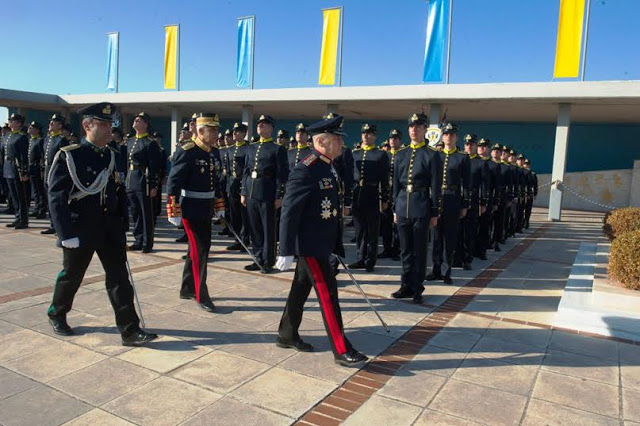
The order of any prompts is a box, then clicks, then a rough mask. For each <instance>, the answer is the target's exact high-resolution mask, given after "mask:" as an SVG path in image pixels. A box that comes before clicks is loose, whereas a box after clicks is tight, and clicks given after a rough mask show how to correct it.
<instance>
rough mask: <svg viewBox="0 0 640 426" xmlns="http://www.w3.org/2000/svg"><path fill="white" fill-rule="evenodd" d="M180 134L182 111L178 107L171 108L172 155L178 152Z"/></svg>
mask: <svg viewBox="0 0 640 426" xmlns="http://www.w3.org/2000/svg"><path fill="white" fill-rule="evenodd" d="M179 132H180V111H179V110H178V108H177V107H172V108H171V155H173V153H174V152H176V147H177V146H178V133H179Z"/></svg>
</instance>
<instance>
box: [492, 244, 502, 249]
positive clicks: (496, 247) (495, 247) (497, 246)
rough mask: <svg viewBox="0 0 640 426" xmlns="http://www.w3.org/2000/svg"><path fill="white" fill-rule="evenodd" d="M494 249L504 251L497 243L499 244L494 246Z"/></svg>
mask: <svg viewBox="0 0 640 426" xmlns="http://www.w3.org/2000/svg"><path fill="white" fill-rule="evenodd" d="M493 250H494V251H502V249H501V248H500V246H499V245H497V244H496V245H495V246H494V247H493Z"/></svg>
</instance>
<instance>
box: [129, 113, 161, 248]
mask: <svg viewBox="0 0 640 426" xmlns="http://www.w3.org/2000/svg"><path fill="white" fill-rule="evenodd" d="M150 126H151V117H149V115H148V114H147V113H145V112H141V113H139V114H138V115H136V117H135V119H134V120H133V129H134V130H135V132H136V134H135V136H133V137H131V138H129V140H127V156H128V160H129V174H128V175H127V197H128V198H129V208H130V209H131V218H132V219H133V237H134V238H135V241H134V243H133V244H132V245H131V246H129V250H142V252H143V253H151V250H153V207H152V198H153V197H156V196H157V195H158V187H157V180H158V173H159V170H160V161H161V160H160V149H159V148H158V144H157V143H155V142H154V141H153V139H151V138H150V137H149V127H150Z"/></svg>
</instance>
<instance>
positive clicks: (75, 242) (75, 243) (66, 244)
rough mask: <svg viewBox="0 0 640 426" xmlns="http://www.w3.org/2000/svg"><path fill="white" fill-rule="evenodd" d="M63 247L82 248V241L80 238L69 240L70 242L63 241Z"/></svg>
mask: <svg viewBox="0 0 640 426" xmlns="http://www.w3.org/2000/svg"><path fill="white" fill-rule="evenodd" d="M62 247H64V248H69V249H73V248H78V247H80V240H79V239H78V237H73V238H69V239H68V240H62Z"/></svg>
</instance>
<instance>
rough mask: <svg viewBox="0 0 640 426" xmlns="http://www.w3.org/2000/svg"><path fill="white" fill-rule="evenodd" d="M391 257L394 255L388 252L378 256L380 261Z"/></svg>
mask: <svg viewBox="0 0 640 426" xmlns="http://www.w3.org/2000/svg"><path fill="white" fill-rule="evenodd" d="M390 257H393V255H392V254H391V253H390V252H388V251H386V250H385V251H383V252H382V253H380V254H379V255H378V259H388V258H390Z"/></svg>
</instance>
